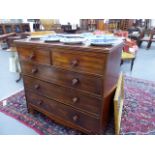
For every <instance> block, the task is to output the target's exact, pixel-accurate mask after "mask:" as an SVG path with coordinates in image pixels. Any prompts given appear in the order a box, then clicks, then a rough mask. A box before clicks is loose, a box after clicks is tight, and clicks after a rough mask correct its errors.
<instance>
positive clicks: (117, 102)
mask: <svg viewBox="0 0 155 155" xmlns="http://www.w3.org/2000/svg"><path fill="white" fill-rule="evenodd" d="M123 102H124V77H123V74H122V73H121V74H120V76H119V79H118V83H117V88H116V92H115V96H114V122H115V134H116V135H119V133H120V125H121V116H122V109H123Z"/></svg>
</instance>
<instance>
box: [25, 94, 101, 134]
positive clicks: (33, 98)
mask: <svg viewBox="0 0 155 155" xmlns="http://www.w3.org/2000/svg"><path fill="white" fill-rule="evenodd" d="M26 96H27V102H28V104H32V105H35V106H37V107H38V108H40V109H43V110H45V111H47V112H49V113H51V114H52V115H54V116H55V117H58V118H60V119H63V120H64V121H68V122H70V123H73V124H74V125H77V126H79V127H82V128H85V129H87V130H89V131H92V132H97V130H98V129H99V120H98V119H95V118H94V117H90V116H88V115H85V114H83V113H81V112H79V111H77V110H75V109H73V108H71V107H69V106H66V105H64V104H61V103H59V102H56V101H54V100H50V99H48V98H45V97H42V96H38V95H36V94H34V93H31V92H27V93H26ZM45 114H46V112H45Z"/></svg>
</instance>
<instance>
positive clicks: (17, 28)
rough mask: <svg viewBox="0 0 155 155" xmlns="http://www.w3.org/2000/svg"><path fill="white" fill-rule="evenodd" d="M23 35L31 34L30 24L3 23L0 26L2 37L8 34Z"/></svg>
mask: <svg viewBox="0 0 155 155" xmlns="http://www.w3.org/2000/svg"><path fill="white" fill-rule="evenodd" d="M12 32H15V33H23V32H30V26H29V23H5V24H4V23H3V24H0V35H2V34H7V33H12Z"/></svg>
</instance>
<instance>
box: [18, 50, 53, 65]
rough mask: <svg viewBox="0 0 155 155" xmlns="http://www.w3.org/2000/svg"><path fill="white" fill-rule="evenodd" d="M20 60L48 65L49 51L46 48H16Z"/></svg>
mask: <svg viewBox="0 0 155 155" xmlns="http://www.w3.org/2000/svg"><path fill="white" fill-rule="evenodd" d="M17 50H18V51H19V56H20V59H21V60H24V61H31V62H36V63H39V64H45V65H50V51H49V50H48V49H46V48H31V47H22V48H21V47H18V49H17Z"/></svg>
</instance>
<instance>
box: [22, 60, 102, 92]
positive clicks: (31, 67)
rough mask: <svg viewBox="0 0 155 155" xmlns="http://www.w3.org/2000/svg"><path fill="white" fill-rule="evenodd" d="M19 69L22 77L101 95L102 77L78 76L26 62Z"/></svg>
mask: <svg viewBox="0 0 155 155" xmlns="http://www.w3.org/2000/svg"><path fill="white" fill-rule="evenodd" d="M21 67H22V72H23V74H24V75H29V76H32V77H36V78H39V79H42V80H45V81H48V82H52V83H55V84H58V85H63V86H66V87H71V88H76V89H79V90H83V91H87V92H90V93H94V94H97V95H102V94H103V93H102V88H103V82H102V81H103V80H102V77H97V76H92V75H88V74H80V73H77V72H73V71H67V70H64V69H59V68H55V67H50V66H44V65H35V64H32V63H28V62H21Z"/></svg>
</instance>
